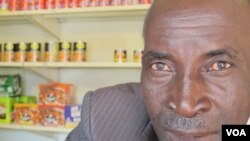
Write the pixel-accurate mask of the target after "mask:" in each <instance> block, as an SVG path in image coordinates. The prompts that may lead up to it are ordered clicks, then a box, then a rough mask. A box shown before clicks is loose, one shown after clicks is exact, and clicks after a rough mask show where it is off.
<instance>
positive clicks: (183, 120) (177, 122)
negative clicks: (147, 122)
mask: <svg viewBox="0 0 250 141" xmlns="http://www.w3.org/2000/svg"><path fill="white" fill-rule="evenodd" d="M165 126H166V127H167V128H175V129H183V130H192V129H193V130H194V129H201V128H203V127H204V124H203V122H202V120H201V119H200V117H198V116H196V117H191V118H187V117H183V116H180V115H176V114H175V115H168V116H167V119H166V120H165Z"/></svg>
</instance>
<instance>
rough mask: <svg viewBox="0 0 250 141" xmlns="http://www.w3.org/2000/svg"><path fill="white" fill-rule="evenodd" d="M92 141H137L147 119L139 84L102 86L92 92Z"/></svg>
mask: <svg viewBox="0 0 250 141" xmlns="http://www.w3.org/2000/svg"><path fill="white" fill-rule="evenodd" d="M90 116H91V121H90V122H91V123H90V125H91V135H92V137H93V141H118V140H119V141H128V140H131V141H132V140H133V141H136V140H138V139H139V137H140V135H141V133H142V132H143V129H144V128H145V127H146V126H147V123H148V121H149V118H148V116H147V112H146V108H145V105H144V102H143V98H142V94H141V87H140V84H138V83H126V84H119V85H115V86H111V87H106V88H101V89H98V90H96V91H94V92H93V93H92V95H91V113H90Z"/></svg>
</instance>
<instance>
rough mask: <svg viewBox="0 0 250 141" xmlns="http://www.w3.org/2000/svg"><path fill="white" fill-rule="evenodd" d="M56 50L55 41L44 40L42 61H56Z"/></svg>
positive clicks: (56, 44)
mask: <svg viewBox="0 0 250 141" xmlns="http://www.w3.org/2000/svg"><path fill="white" fill-rule="evenodd" d="M57 52H58V43H57V42H53V41H50V42H46V43H45V50H44V61H45V62H54V61H56V57H57Z"/></svg>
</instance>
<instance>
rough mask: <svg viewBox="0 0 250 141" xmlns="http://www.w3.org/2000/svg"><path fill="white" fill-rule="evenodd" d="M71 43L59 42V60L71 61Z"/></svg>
mask: <svg viewBox="0 0 250 141" xmlns="http://www.w3.org/2000/svg"><path fill="white" fill-rule="evenodd" d="M70 51H71V44H70V43H69V42H59V49H58V54H57V61H59V62H67V61H70Z"/></svg>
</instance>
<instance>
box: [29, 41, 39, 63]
mask: <svg viewBox="0 0 250 141" xmlns="http://www.w3.org/2000/svg"><path fill="white" fill-rule="evenodd" d="M27 61H28V62H40V61H42V51H41V43H37V42H32V43H29V44H28V48H27Z"/></svg>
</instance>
